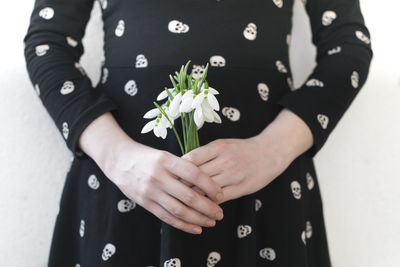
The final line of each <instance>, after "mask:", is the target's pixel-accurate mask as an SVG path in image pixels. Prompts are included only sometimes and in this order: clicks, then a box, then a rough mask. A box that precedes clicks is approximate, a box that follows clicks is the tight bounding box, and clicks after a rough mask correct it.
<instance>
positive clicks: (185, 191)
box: [161, 174, 223, 219]
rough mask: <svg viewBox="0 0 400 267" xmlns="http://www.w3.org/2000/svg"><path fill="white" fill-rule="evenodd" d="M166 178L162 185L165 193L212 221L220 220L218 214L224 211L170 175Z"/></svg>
mask: <svg viewBox="0 0 400 267" xmlns="http://www.w3.org/2000/svg"><path fill="white" fill-rule="evenodd" d="M164 176H165V178H163V179H162V181H163V183H162V184H161V187H162V189H163V190H164V191H166V192H167V193H168V194H170V195H171V196H173V197H175V198H176V199H178V200H180V201H182V202H183V203H185V204H186V205H187V206H189V207H191V208H193V209H195V210H196V211H199V212H201V213H202V214H204V215H206V216H208V217H209V218H210V219H220V218H219V215H218V214H217V213H218V212H221V213H223V210H222V209H221V207H220V206H218V205H217V204H216V203H215V202H213V201H211V200H210V199H209V198H207V197H205V196H202V195H200V194H198V193H197V192H196V191H194V190H193V189H192V188H190V187H187V186H185V185H184V184H183V183H181V182H179V181H178V180H177V179H174V178H172V177H171V176H169V175H168V174H166V175H164Z"/></svg>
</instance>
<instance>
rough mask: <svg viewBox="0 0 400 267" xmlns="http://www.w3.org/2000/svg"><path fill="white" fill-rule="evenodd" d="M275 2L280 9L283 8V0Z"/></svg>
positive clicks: (275, 0) (274, 0)
mask: <svg viewBox="0 0 400 267" xmlns="http://www.w3.org/2000/svg"><path fill="white" fill-rule="evenodd" d="M272 1H273V2H274V4H275V5H276V6H277V7H279V8H282V7H283V0H272Z"/></svg>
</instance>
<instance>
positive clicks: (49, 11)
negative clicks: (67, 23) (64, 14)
mask: <svg viewBox="0 0 400 267" xmlns="http://www.w3.org/2000/svg"><path fill="white" fill-rule="evenodd" d="M39 16H40V17H41V18H44V19H47V20H49V19H52V18H53V17H54V9H53V8H51V7H45V8H43V9H41V10H40V11H39Z"/></svg>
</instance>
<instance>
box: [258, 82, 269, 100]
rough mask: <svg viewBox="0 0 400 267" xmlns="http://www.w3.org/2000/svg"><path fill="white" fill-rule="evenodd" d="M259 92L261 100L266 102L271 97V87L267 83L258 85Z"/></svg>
mask: <svg viewBox="0 0 400 267" xmlns="http://www.w3.org/2000/svg"><path fill="white" fill-rule="evenodd" d="M257 91H258V94H259V95H260V98H261V99H262V100H264V101H267V100H268V96H269V87H268V85H266V84H265V83H258V84H257Z"/></svg>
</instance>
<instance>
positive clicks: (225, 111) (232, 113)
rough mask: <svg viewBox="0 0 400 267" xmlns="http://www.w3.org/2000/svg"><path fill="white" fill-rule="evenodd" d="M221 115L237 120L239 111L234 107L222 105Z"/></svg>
mask: <svg viewBox="0 0 400 267" xmlns="http://www.w3.org/2000/svg"><path fill="white" fill-rule="evenodd" d="M222 115H224V116H225V117H227V118H228V119H230V120H231V121H238V120H239V119H240V111H239V110H238V109H237V108H234V107H223V108H222Z"/></svg>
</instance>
